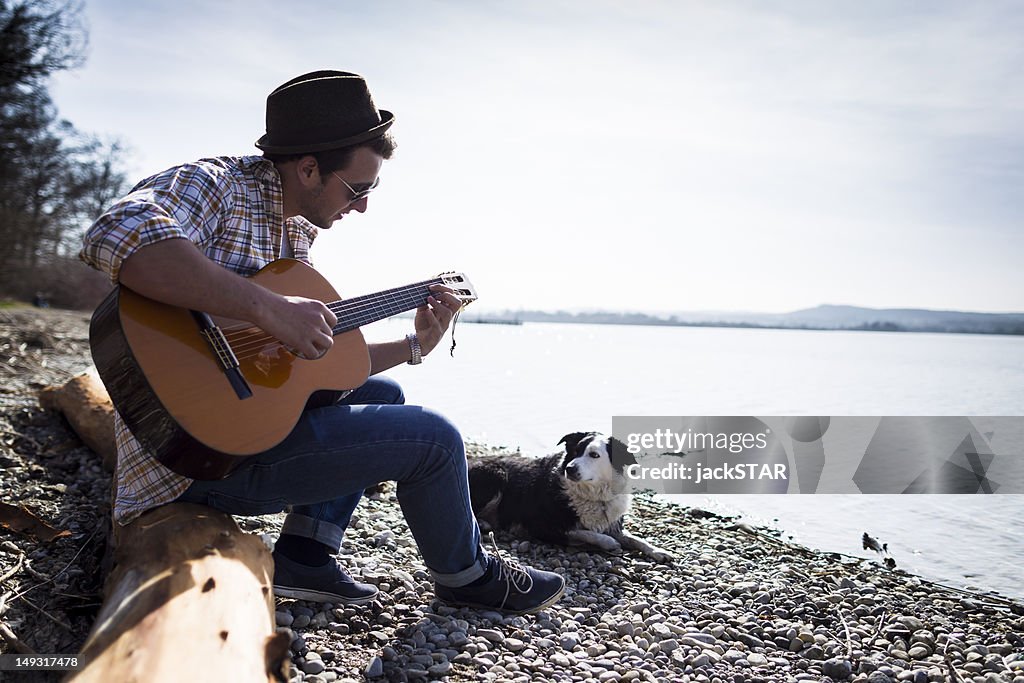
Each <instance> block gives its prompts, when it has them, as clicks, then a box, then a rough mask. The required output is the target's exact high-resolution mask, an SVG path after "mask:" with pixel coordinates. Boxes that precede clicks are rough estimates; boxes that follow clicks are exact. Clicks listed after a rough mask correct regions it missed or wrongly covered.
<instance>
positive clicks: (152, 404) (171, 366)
mask: <svg viewBox="0 0 1024 683" xmlns="http://www.w3.org/2000/svg"><path fill="white" fill-rule="evenodd" d="M251 279H252V280H253V281H255V282H256V283H257V284H259V285H261V286H263V287H266V288H267V289H270V290H272V291H274V292H277V293H278V294H283V295H294V296H304V297H309V298H312V299H318V300H320V301H325V302H326V301H336V300H338V299H339V298H340V297H339V296H338V294H337V292H335V291H334V288H333V287H332V286H331V285H330V283H328V282H327V280H325V279H324V278H323V277H322V276H321V275H320V274H319V273H317V272H316V271H315V270H313V269H312V268H311V267H309V266H307V265H306V264H304V263H302V262H300V261H295V260H291V259H281V260H279V261H274V262H273V263H270V264H268V265H267V266H266V267H264V268H263V269H262V270H260V271H259V272H258V273H256V274H255V275H253V276H252V278H251ZM213 322H214V323H216V325H217V326H218V327H219V328H220V329H221V330H223V332H224V334H225V337H226V339H227V341H228V342H229V344H230V347H231V350H232V352H233V353H234V355H235V356H236V358H237V360H238V371H239V372H240V374H241V376H242V377H243V378H244V382H245V384H247V385H248V389H249V390H251V395H247V396H246V397H244V398H243V397H241V396H240V394H239V392H238V391H237V390H236V388H235V387H234V386H232V384H231V383H230V382H229V380H228V377H227V375H226V374H225V372H224V368H223V366H222V364H221V362H220V361H219V359H218V355H217V353H215V351H214V350H213V347H212V346H211V344H210V343H209V342H208V341H207V339H206V338H205V337H204V336H203V334H202V331H201V329H200V326H199V323H198V322H197V320H196V318H195V317H194V316H193V313H192V312H191V311H189V310H187V309H184V308H178V307H175V306H168V305H166V304H162V303H158V302H156V301H153V300H152V299H148V298H146V297H144V296H141V295H139V294H137V293H135V292H133V291H132V290H130V289H127V288H124V287H119V288H117V289H115V290H114V291H113V292H111V294H110V296H108V297H107V298H106V299H105V300H104V301H103V303H102V304H100V306H99V308H97V309H96V312H95V313H94V314H93V319H92V323H91V326H90V330H89V341H90V345H91V347H92V355H93V360H94V362H95V363H96V367H97V369H98V371H99V374H100V377H101V378H102V379H103V382H104V384H105V385H106V387H107V391H108V392H109V393H110V396H111V399H112V400H113V402H114V405H115V406H116V407H117V410H118V412H119V413H120V414H121V417H122V418H123V419H124V421H125V423H126V424H127V425H128V427H129V429H131V431H132V433H133V434H134V435H135V437H136V438H137V439H138V440H139V441H140V442H141V443H142V445H143V446H145V447H146V448H147V449H148V450H149V451H150V452H151V453H153V454H154V455H155V456H156V457H157V459H158V460H160V462H161V463H163V464H164V465H166V466H167V467H169V468H170V469H172V470H174V471H175V472H178V473H180V474H183V475H185V476H188V477H192V478H194V479H220V478H222V477H225V476H227V475H228V474H229V473H230V472H231V471H232V470H233V469H235V468H236V467H237V466H238V465H240V464H241V463H242V462H243V461H244V460H245V458H246V457H248V456H251V455H253V454H255V453H260V452H262V451H265V450H267V449H269V448H271V447H273V446H275V445H277V444H278V443H280V442H281V441H283V440H284V439H285V437H287V436H288V434H289V433H290V432H291V431H292V429H293V428H294V427H295V424H296V423H297V422H298V420H299V417H300V416H301V414H302V411H303V409H304V408H305V407H306V405H307V403H308V402H309V401H310V398H311V397H312V396H313V395H314V394H317V392H320V391H332V392H333V391H337V390H344V389H355V388H357V387H359V386H360V385H362V384H363V382H365V381H366V379H367V377H368V376H369V373H370V357H369V352H368V350H367V347H366V342H365V341H364V340H363V336H362V333H361V332H360V331H359V329H358V328H356V329H352V330H348V331H345V332H341V333H340V334H336V335H335V337H334V345H333V346H332V347H331V348H330V350H329V351H328V352H327V353H326V354H325V355H324V356H323V357H321V358H319V359H316V360H304V359H301V358H298V357H297V356H295V355H294V354H292V353H291V352H289V351H288V350H287V349H285V348H284V347H283V346H282V345H281V344H280V342H278V341H277V340H276V339H274V338H272V337H270V336H269V335H267V334H265V333H264V332H263V331H262V330H260V329H259V328H257V327H254V326H252V325H251V324H250V323H245V322H241V321H235V320H228V319H221V318H216V317H214V318H213Z"/></svg>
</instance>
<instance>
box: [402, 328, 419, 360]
mask: <svg viewBox="0 0 1024 683" xmlns="http://www.w3.org/2000/svg"><path fill="white" fill-rule="evenodd" d="M405 341H407V342H409V350H410V351H411V352H412V358H410V359H409V361H408V362H409V365H419V364H420V363H422V362H423V354H422V353H421V350H420V338H419V337H417V336H416V333H415V332H413V333H412V334H407V335H405Z"/></svg>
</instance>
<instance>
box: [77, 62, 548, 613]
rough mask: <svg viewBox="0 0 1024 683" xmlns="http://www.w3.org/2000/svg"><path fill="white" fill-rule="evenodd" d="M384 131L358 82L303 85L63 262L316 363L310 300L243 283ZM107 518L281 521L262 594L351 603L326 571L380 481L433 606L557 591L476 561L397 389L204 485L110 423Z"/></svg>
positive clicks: (340, 211) (420, 324)
mask: <svg viewBox="0 0 1024 683" xmlns="http://www.w3.org/2000/svg"><path fill="white" fill-rule="evenodd" d="M393 121H394V117H393V115H392V114H391V113H390V112H388V111H382V110H378V109H377V107H376V106H375V105H374V103H373V101H372V98H371V97H370V93H369V91H368V89H367V87H366V83H365V81H364V80H363V79H362V78H361V77H359V76H357V75H355V74H351V73H346V72H340V71H316V72H313V73H308V74H304V75H302V76H299V77H297V78H295V79H292V80H291V81H288V82H287V83H285V84H283V85H282V86H280V87H279V88H277V89H275V90H274V91H273V92H272V93H271V94H270V96H269V97H268V98H267V131H266V134H265V135H264V136H263V137H261V138H260V139H259V140H258V141H257V143H256V146H257V147H259V148H260V149H262V150H263V152H264V155H263V156H262V157H259V156H250V157H218V158H214V159H203V160H201V161H198V162H195V163H192V164H185V165H183V166H179V167H176V168H172V169H169V170H167V171H165V172H163V173H160V174H158V175H155V176H153V177H151V178H149V179H147V180H144V181H142V182H141V183H140V184H139V185H137V186H136V187H135V188H134V189H133V190H132V192H131V193H130V194H128V195H127V196H126V197H124V198H123V199H121V200H119V201H118V202H116V203H115V204H114V205H113V206H112V207H111V208H110V209H108V210H107V211H106V213H104V214H103V215H102V216H100V218H99V219H97V221H96V222H95V223H94V224H93V226H92V227H91V228H90V229H89V231H88V232H87V234H86V236H85V245H84V248H83V249H82V253H81V256H82V258H83V260H85V261H86V262H87V263H89V264H90V265H91V266H93V267H95V268H98V269H100V270H103V271H104V272H106V273H108V274H109V275H110V278H111V280H112V281H113V282H114V283H117V284H121V285H123V286H125V287H128V288H130V289H133V290H135V291H136V292H138V293H140V294H142V295H144V296H147V297H149V298H151V299H155V300H157V301H162V302H165V303H168V304H172V305H175V306H180V307H183V308H190V309H196V310H202V311H205V312H207V313H210V314H213V315H220V316H225V317H229V318H234V319H240V320H246V321H249V322H251V323H253V324H255V325H257V326H258V327H260V328H262V329H263V330H264V331H266V332H267V333H269V334H271V335H273V336H274V337H276V338H277V339H278V340H280V341H281V342H282V343H283V344H284V345H285V346H286V347H287V348H289V349H291V350H292V351H293V352H294V353H295V354H296V355H297V356H299V357H300V358H303V359H306V360H304V361H299V362H316V360H315V359H316V358H318V357H320V356H321V355H322V354H323V353H324V352H326V351H327V349H329V348H330V347H331V345H332V343H333V336H332V332H331V328H332V326H333V325H334V324H336V322H337V320H336V318H335V316H334V314H333V313H332V312H331V311H330V310H329V309H328V308H327V307H326V306H325V305H324V303H323V302H320V301H316V300H312V299H308V298H303V297H296V296H281V295H279V294H276V293H273V292H271V291H269V290H267V289H265V288H263V287H261V286H259V285H257V284H255V283H254V282H252V281H250V280H248V279H246V278H245V277H243V276H248V275H251V274H253V273H254V272H256V271H257V270H259V269H260V268H261V267H262V266H264V265H265V264H267V263H269V262H270V261H273V260H275V259H276V258H278V257H280V256H290V257H292V258H296V259H299V260H302V261H306V262H308V261H309V247H310V244H311V242H312V241H313V239H314V238H315V237H316V234H317V231H318V230H319V229H328V228H330V227H331V225H332V224H333V223H334V222H335V221H338V220H341V219H342V218H344V217H345V216H346V215H348V214H349V213H351V212H352V211H356V212H358V213H363V212H364V211H366V208H367V203H368V195H369V194H370V191H371V190H372V189H373V188H374V187H376V185H377V182H378V180H379V173H380V169H381V166H382V164H383V162H384V160H385V159H388V158H390V157H391V154H392V152H393V150H394V147H395V145H394V141H393V140H392V138H391V136H390V134H389V133H388V129H389V128H390V126H391V124H392V123H393ZM459 307H460V302H459V300H458V299H457V298H456V297H455V296H454V295H453V294H452V292H451V291H450V290H448V289H446V288H444V287H439V286H438V287H434V288H432V294H431V295H430V296H429V297H428V298H427V300H426V301H425V302H424V304H423V305H422V306H421V307H420V308H418V309H417V311H416V317H415V322H414V327H415V332H414V333H413V334H410V335H408V336H407V337H406V338H405V339H401V340H397V341H394V342H389V343H382V344H371V345H370V346H369V351H370V362H371V374H372V375H376V374H377V373H379V372H381V371H383V370H387V369H388V368H391V367H394V366H396V365H398V364H400V363H403V362H408V363H411V364H416V363H418V362H420V360H421V358H422V357H425V356H428V355H429V354H430V352H431V351H432V350H433V349H434V348H435V347H436V346H437V344H438V342H440V340H441V338H442V336H443V335H444V333H445V331H446V330H447V328H448V326H449V324H450V322H451V320H452V317H453V315H454V313H455V311H457V310H458V309H459ZM115 428H116V432H117V446H118V466H117V473H116V496H115V505H114V516H115V519H116V520H117V522H118V523H120V524H127V523H128V522H130V521H131V520H133V519H135V518H136V517H137V516H138V515H139V514H141V513H142V512H143V511H145V510H147V509H149V508H152V507H155V506H157V505H161V504H165V503H170V502H172V501H182V502H198V503H202V504H205V505H209V506H211V507H214V508H217V509H220V510H223V511H224V512H228V513H231V514H241V515H247V514H252V515H256V514H269V513H276V512H280V511H281V510H283V509H285V508H286V507H288V506H291V511H290V512H289V514H288V515H287V517H286V518H285V522H284V527H283V529H282V533H281V536H280V538H279V539H278V541H277V544H276V546H275V549H274V565H275V574H274V590H275V593H276V594H277V595H279V596H286V597H294V598H300V599H307V600H316V601H322V602H334V603H348V604H359V603H365V602H368V601H370V600H372V599H373V598H374V596H375V595H376V593H377V589H376V587H375V586H371V585H367V584H362V583H357V582H355V581H353V580H352V579H351V577H349V575H348V574H347V573H346V572H345V571H344V570H343V569H342V568H341V567H340V566H339V565H338V563H337V561H336V560H335V559H334V558H333V557H332V556H333V555H334V554H335V553H337V552H338V550H339V549H340V547H341V541H342V535H343V533H344V531H345V528H346V527H347V525H348V522H349V519H350V517H351V514H352V511H353V509H354V508H355V506H356V505H357V503H358V502H359V499H360V494H361V492H362V491H363V490H364V489H365V488H367V487H368V486H372V485H374V484H377V483H379V482H381V481H388V480H394V481H397V482H398V489H397V493H398V500H399V503H400V504H401V506H402V511H403V513H404V515H405V518H406V521H407V522H408V524H409V528H410V530H411V531H412V534H413V536H414V537H415V540H416V543H417V545H418V547H419V549H420V553H421V554H422V556H423V559H424V562H425V564H426V565H427V568H428V569H429V570H430V573H431V575H432V577H433V579H434V584H435V594H436V596H437V597H438V598H439V599H441V600H442V601H445V602H447V603H450V604H454V605H467V606H473V607H481V608H490V609H502V610H505V611H509V612H514V613H529V612H535V611H538V610H540V609H543V608H544V607H547V606H548V605H551V604H553V603H554V602H555V601H557V600H558V598H559V597H560V596H561V594H562V592H563V590H564V585H565V584H564V580H563V579H562V577H561V576H559V575H557V574H554V573H551V572H543V571H539V570H535V569H532V568H528V567H522V566H520V565H518V564H516V563H514V562H510V561H508V560H505V559H503V558H501V557H500V556H499V555H497V554H495V555H490V554H488V553H486V552H484V551H483V549H482V548H481V547H480V530H479V528H478V526H477V524H476V520H475V519H474V517H473V513H472V509H471V507H470V499H469V486H468V483H467V478H466V459H465V452H464V449H463V443H462V437H461V436H460V434H459V432H458V430H457V429H456V428H455V427H454V426H453V425H452V424H451V423H449V422H448V421H447V420H446V419H445V418H443V417H442V416H440V415H438V414H436V413H433V412H431V411H429V410H426V409H424V408H421V407H417V406H406V405H404V397H403V395H402V391H401V389H400V388H399V387H398V385H397V384H396V383H394V382H392V381H390V380H386V379H382V378H378V377H371V378H370V380H368V381H367V382H366V383H365V384H364V385H363V386H362V387H360V388H358V389H356V390H355V391H353V392H352V393H351V394H349V395H348V396H347V397H345V398H344V399H342V400H341V401H339V402H338V403H337V404H335V405H331V406H327V407H324V408H318V409H314V410H307V411H306V412H305V413H304V414H303V415H302V417H301V418H300V420H299V423H298V424H297V426H296V427H295V429H294V431H293V432H292V433H291V435H290V436H289V437H288V438H286V439H285V440H284V441H283V442H282V443H280V444H279V445H277V446H275V447H274V448H271V449H270V450H268V451H265V452H263V453H260V454H258V455H255V456H252V457H251V458H249V459H247V460H246V462H245V463H244V464H243V465H242V466H241V467H239V468H238V469H237V470H235V471H233V472H232V473H231V475H230V476H228V477H227V478H225V479H222V480H218V481H197V480H192V479H189V478H187V477H184V476H181V475H179V474H177V473H175V472H172V471H171V470H169V469H167V468H166V467H164V466H163V465H162V464H160V463H159V462H158V461H157V460H156V459H155V458H154V457H153V456H152V455H151V454H149V453H148V452H146V450H145V449H144V448H143V447H142V446H141V445H140V444H139V442H138V441H136V439H135V438H134V437H133V436H132V434H131V432H130V431H129V430H128V428H127V427H126V426H125V424H124V422H123V421H122V420H121V419H120V417H119V416H118V417H117V418H116V424H115Z"/></svg>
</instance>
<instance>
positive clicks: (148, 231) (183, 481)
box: [79, 156, 317, 524]
mask: <svg viewBox="0 0 1024 683" xmlns="http://www.w3.org/2000/svg"><path fill="white" fill-rule="evenodd" d="M283 213H284V210H283V199H282V191H281V178H280V176H279V175H278V173H277V169H275V168H274V165H273V164H272V163H271V162H269V161H267V160H266V159H264V158H263V157H259V156H249V157H218V158H215V159H202V160H200V161H197V162H195V163H191V164H185V165H183V166H178V167H175V168H172V169H169V170H167V171H164V172H163V173H159V174H157V175H155V176H152V177H151V178H147V179H146V180H143V181H142V182H141V183H139V184H138V185H136V186H135V187H134V188H133V189H132V191H131V192H130V193H129V194H128V195H127V196H126V197H124V198H123V199H121V200H120V201H118V202H117V203H115V204H114V205H113V206H112V207H110V208H109V209H108V210H107V211H106V213H104V214H103V215H102V216H100V217H99V218H98V219H97V220H96V222H95V223H94V224H93V225H92V227H91V228H89V230H88V232H86V234H85V239H84V242H85V244H84V246H83V248H82V251H81V253H80V254H79V256H80V257H81V259H82V260H83V261H85V262H86V263H88V264H89V265H90V266H92V267H93V268H97V269H98V270H102V271H104V272H106V273H107V274H108V275H110V280H111V282H113V283H114V284H117V282H118V274H119V273H120V271H121V264H122V263H123V262H124V260H125V259H126V258H127V257H128V256H129V255H130V254H132V253H134V252H135V251H136V250H138V249H140V248H141V247H144V246H146V245H147V244H153V243H154V242H159V241H161V240H166V239H174V238H185V239H188V240H191V241H192V242H193V243H194V244H195V245H196V246H198V247H199V249H200V250H201V251H202V252H203V253H204V254H206V256H207V257H208V258H209V259H211V260H212V261H214V262H215V263H219V264H220V265H222V266H224V267H225V268H228V269H230V270H233V271H235V272H236V273H239V274H241V275H245V276H248V275H252V274H253V273H255V272H256V271H258V270H259V269H260V268H262V267H263V266H265V265H266V264H267V263H269V262H271V261H273V260H275V259H276V258H278V257H279V256H280V255H281V253H282V237H283V234H284V232H285V231H287V235H288V242H289V244H290V249H291V256H292V257H293V258H296V259H298V260H300V261H305V262H306V263H309V262H310V260H309V247H310V245H311V244H312V242H313V240H314V239H315V238H316V235H317V228H316V226H314V225H313V224H312V223H310V222H309V221H307V220H306V219H305V218H302V217H294V218H289V219H288V220H287V221H285V220H283V218H282V216H283ZM288 246H289V245H285V248H286V249H287V248H288ZM114 431H115V435H116V439H117V472H116V474H115V480H116V493H115V498H114V519H116V520H117V521H118V523H120V524H128V523H129V522H131V521H132V520H133V519H135V518H136V517H138V516H139V515H140V514H142V513H143V512H145V511H146V510H148V509H149V508H153V507H156V506H158V505H163V504H164V503H169V502H171V501H172V500H174V499H175V498H177V497H178V496H180V495H181V494H182V493H184V492H185V489H187V488H188V487H189V486H190V485H191V484H192V481H193V480H192V479H189V478H188V477H183V476H181V475H180V474H177V473H175V472H172V471H171V470H169V469H167V468H166V467H164V466H163V465H161V464H160V463H159V462H158V461H157V460H156V458H155V457H154V456H153V455H152V454H150V453H149V452H148V451H146V450H145V449H144V448H143V446H142V444H140V443H139V442H138V441H137V440H136V439H135V437H134V436H132V433H131V432H130V431H129V430H128V427H127V426H126V425H125V424H124V421H123V420H122V419H121V416H120V414H118V413H115V415H114Z"/></svg>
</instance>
